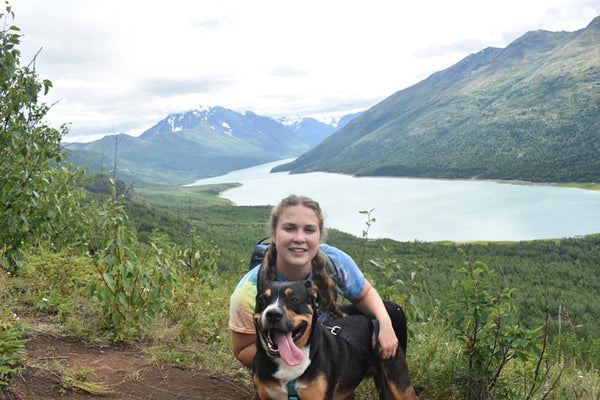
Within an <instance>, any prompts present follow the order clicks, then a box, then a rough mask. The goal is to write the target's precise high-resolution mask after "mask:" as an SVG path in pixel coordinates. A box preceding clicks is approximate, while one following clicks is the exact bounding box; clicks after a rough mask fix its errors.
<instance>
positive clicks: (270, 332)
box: [252, 281, 418, 400]
mask: <svg viewBox="0 0 600 400" xmlns="http://www.w3.org/2000/svg"><path fill="white" fill-rule="evenodd" d="M261 286H262V287H259V290H258V293H257V296H256V309H255V315H254V323H255V326H256V336H257V338H256V349H257V350H256V356H255V358H254V362H253V368H252V371H253V380H254V384H255V386H256V389H257V398H258V399H259V400H267V399H272V400H280V399H281V400H287V399H288V398H290V399H291V398H296V399H300V400H317V399H319V400H320V399H323V400H325V399H334V400H338V399H339V400H341V399H353V398H354V391H355V390H356V388H357V387H358V386H359V385H360V383H361V382H362V381H363V380H364V379H365V378H367V377H374V378H375V383H376V386H377V390H378V392H379V395H380V398H381V399H394V400H416V399H418V398H417V395H416V393H415V389H414V387H413V385H412V383H411V381H410V377H409V373H408V366H407V363H406V359H405V351H406V347H405V346H404V348H403V347H402V346H401V347H400V348H399V349H398V351H397V352H396V357H395V358H392V359H387V360H382V359H381V358H380V357H379V352H378V349H373V338H372V337H373V332H374V329H375V328H374V325H373V324H372V322H371V320H370V319H369V318H368V317H366V316H364V315H348V316H346V317H343V318H338V319H335V320H332V321H330V322H331V323H329V322H321V321H320V320H319V312H318V308H317V302H318V292H317V290H316V287H315V286H314V284H313V283H312V282H310V281H304V282H276V281H268V282H264V283H263V285H261ZM329 325H331V326H329ZM397 325H398V324H396V326H395V327H394V330H395V331H396V335H397V336H398V337H406V321H405V320H403V324H400V325H401V326H399V327H398V326H397ZM402 329H404V332H401V330H402ZM290 392H296V393H294V394H293V395H292V394H291V393H290Z"/></svg>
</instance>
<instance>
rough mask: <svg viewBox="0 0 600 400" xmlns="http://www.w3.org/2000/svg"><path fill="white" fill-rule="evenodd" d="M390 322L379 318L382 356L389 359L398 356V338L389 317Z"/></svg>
mask: <svg viewBox="0 0 600 400" xmlns="http://www.w3.org/2000/svg"><path fill="white" fill-rule="evenodd" d="M387 320H388V323H384V322H383V321H381V320H379V347H381V358H382V359H384V360H385V359H388V358H393V357H395V356H396V351H398V338H397V337H396V333H395V332H394V328H393V327H392V321H391V320H390V319H389V317H388V318H387Z"/></svg>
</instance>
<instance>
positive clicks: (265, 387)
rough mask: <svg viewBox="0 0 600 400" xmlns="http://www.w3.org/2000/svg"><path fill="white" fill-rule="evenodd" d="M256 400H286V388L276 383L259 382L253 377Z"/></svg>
mask: <svg viewBox="0 0 600 400" xmlns="http://www.w3.org/2000/svg"><path fill="white" fill-rule="evenodd" d="M254 384H255V385H256V392H257V393H256V398H257V399H258V400H288V394H287V387H286V386H285V385H284V384H282V383H280V382H277V381H261V380H259V379H258V378H257V377H256V376H255V377H254Z"/></svg>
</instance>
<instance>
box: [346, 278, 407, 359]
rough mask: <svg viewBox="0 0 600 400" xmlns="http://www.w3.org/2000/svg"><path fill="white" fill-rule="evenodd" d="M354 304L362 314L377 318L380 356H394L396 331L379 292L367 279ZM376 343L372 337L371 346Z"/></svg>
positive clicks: (396, 344) (396, 341) (396, 346)
mask: <svg viewBox="0 0 600 400" xmlns="http://www.w3.org/2000/svg"><path fill="white" fill-rule="evenodd" d="M354 305H355V306H356V307H357V308H358V309H359V310H360V311H362V312H363V314H365V315H368V316H369V317H371V318H377V320H378V321H379V337H378V338H377V339H378V340H379V346H380V347H381V358H383V359H388V358H392V357H394V356H395V355H396V351H397V350H398V338H397V337H396V332H394V327H393V326H392V320H391V319H390V315H389V314H388V312H387V309H386V308H385V305H384V304H383V300H381V297H380V296H379V293H377V291H376V290H375V288H374V287H373V286H371V284H370V283H369V281H366V282H365V287H364V288H363V291H362V292H361V294H360V295H359V296H358V297H357V299H356V300H355V302H354ZM373 336H375V335H373ZM376 345H377V341H376V340H375V337H373V347H375V346H376Z"/></svg>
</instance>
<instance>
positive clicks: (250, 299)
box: [229, 244, 365, 334]
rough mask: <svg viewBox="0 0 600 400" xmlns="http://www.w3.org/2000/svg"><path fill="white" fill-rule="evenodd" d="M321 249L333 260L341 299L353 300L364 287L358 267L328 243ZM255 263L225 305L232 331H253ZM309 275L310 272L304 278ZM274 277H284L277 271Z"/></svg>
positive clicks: (363, 279)
mask: <svg viewBox="0 0 600 400" xmlns="http://www.w3.org/2000/svg"><path fill="white" fill-rule="evenodd" d="M320 247H321V250H322V251H323V252H324V253H325V254H326V255H327V256H328V257H329V258H330V259H331V261H333V264H334V265H335V268H336V269H337V275H338V286H339V288H340V290H341V291H342V294H343V295H344V297H345V298H347V299H348V300H350V301H353V300H354V299H356V298H357V297H358V295H359V294H360V293H361V292H362V290H363V288H364V287H365V277H364V275H363V273H362V272H361V271H360V270H359V269H358V267H357V266H356V263H355V262H354V260H353V259H352V258H351V257H350V256H349V255H348V254H346V253H344V252H343V251H341V250H339V249H337V248H335V247H332V246H329V245H327V244H321V245H320ZM259 268H260V265H259V266H256V267H254V268H253V269H251V270H250V271H248V273H247V274H246V275H245V276H244V277H243V278H242V279H241V280H240V282H239V283H238V285H237V287H236V288H235V290H234V291H233V294H232V295H231V302H230V306H229V328H231V330H233V331H235V332H239V333H248V334H255V333H256V331H255V329H254V321H253V317H254V306H255V304H256V285H257V279H258V270H259ZM311 278H312V273H311V275H310V276H309V277H308V279H311ZM277 280H279V281H282V282H283V281H285V280H286V279H285V278H284V277H283V276H281V275H280V274H279V273H277Z"/></svg>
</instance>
